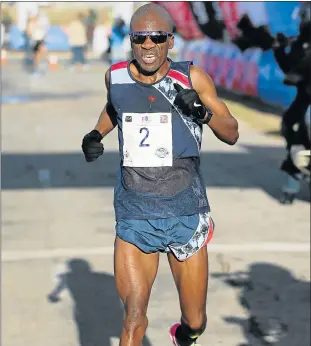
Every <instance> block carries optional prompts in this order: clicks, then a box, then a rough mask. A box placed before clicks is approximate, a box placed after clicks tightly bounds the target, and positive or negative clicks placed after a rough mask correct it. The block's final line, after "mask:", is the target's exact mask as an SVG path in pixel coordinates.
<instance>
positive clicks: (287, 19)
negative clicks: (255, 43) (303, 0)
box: [265, 1, 301, 36]
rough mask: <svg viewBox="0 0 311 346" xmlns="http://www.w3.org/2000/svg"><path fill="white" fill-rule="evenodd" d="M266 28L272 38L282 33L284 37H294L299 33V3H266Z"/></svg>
mask: <svg viewBox="0 0 311 346" xmlns="http://www.w3.org/2000/svg"><path fill="white" fill-rule="evenodd" d="M265 8H266V14H267V17H268V18H267V19H268V26H269V30H270V32H271V34H272V35H273V36H274V35H276V34H277V33H278V32H282V33H283V34H284V35H285V36H296V35H298V33H299V23H300V17H299V15H298V12H299V10H300V8H301V4H300V3H299V1H266V2H265Z"/></svg>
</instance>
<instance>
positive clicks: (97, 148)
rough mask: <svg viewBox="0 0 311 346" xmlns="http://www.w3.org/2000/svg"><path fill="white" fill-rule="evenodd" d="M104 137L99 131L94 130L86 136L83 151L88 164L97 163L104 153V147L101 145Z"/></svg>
mask: <svg viewBox="0 0 311 346" xmlns="http://www.w3.org/2000/svg"><path fill="white" fill-rule="evenodd" d="M102 139H103V136H102V135H101V134H100V133H99V132H98V131H97V130H93V131H91V132H90V133H88V134H86V135H85V136H84V138H83V140H82V150H83V153H84V156H85V160H86V161H87V162H92V161H95V160H96V159H98V158H99V156H101V155H103V153H104V146H103V144H102V143H101V140H102Z"/></svg>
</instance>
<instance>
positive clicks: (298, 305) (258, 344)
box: [212, 263, 310, 346]
mask: <svg viewBox="0 0 311 346" xmlns="http://www.w3.org/2000/svg"><path fill="white" fill-rule="evenodd" d="M212 276H213V277H215V278H222V279H223V280H225V282H226V284H228V285H229V286H230V287H233V288H234V289H236V290H237V292H238V296H239V301H240V304H241V305H242V306H243V308H244V309H245V310H246V311H247V313H248V315H249V318H248V319H245V320H244V319H241V318H238V317H235V316H228V317H226V318H225V321H226V322H227V323H230V324H235V325H239V326H240V327H241V328H242V329H243V333H244V336H245V339H246V340H247V343H246V344H240V345H237V346H263V345H275V346H293V345H299V346H309V345H310V282H309V281H304V280H299V279H297V278H295V277H293V276H292V273H291V272H290V271H289V270H288V269H285V268H283V267H280V266H278V265H275V264H270V263H254V264H252V265H250V266H249V271H248V272H236V273H228V274H217V273H215V274H212Z"/></svg>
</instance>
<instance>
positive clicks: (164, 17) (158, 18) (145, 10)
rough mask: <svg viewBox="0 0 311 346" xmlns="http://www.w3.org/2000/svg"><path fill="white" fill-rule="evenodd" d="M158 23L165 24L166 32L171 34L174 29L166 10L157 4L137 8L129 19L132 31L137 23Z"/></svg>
mask: <svg viewBox="0 0 311 346" xmlns="http://www.w3.org/2000/svg"><path fill="white" fill-rule="evenodd" d="M142 21H143V22H145V23H147V22H150V24H151V23H154V22H159V24H160V23H164V24H167V31H170V32H172V31H173V28H174V23H173V21H172V18H171V16H170V15H169V13H168V12H167V11H166V9H165V8H164V7H162V6H160V5H157V4H152V3H151V4H146V5H143V6H141V7H139V8H138V9H137V10H136V11H135V12H134V14H133V16H132V19H131V24H130V26H131V30H132V31H133V27H135V26H136V24H137V23H139V22H142Z"/></svg>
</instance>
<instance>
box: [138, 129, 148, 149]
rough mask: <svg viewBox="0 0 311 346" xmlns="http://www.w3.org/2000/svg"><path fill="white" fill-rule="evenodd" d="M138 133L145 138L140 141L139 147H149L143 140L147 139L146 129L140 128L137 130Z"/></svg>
mask: <svg viewBox="0 0 311 346" xmlns="http://www.w3.org/2000/svg"><path fill="white" fill-rule="evenodd" d="M139 133H144V134H145V137H144V138H143V139H142V140H141V141H140V143H139V146H140V147H149V144H147V143H145V140H146V139H147V138H148V137H149V130H148V129H147V127H142V128H141V129H140V130H139Z"/></svg>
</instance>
